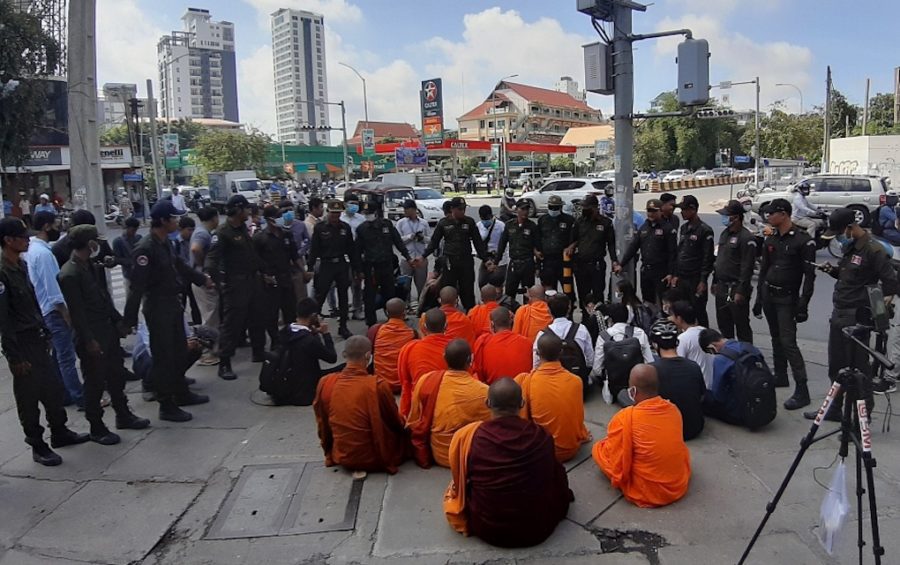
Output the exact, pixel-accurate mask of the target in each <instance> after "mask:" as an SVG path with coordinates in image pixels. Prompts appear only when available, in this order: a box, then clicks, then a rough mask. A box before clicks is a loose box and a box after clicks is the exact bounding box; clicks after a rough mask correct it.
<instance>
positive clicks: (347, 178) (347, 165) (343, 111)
mask: <svg viewBox="0 0 900 565" xmlns="http://www.w3.org/2000/svg"><path fill="white" fill-rule="evenodd" d="M340 106H341V133H343V134H344V182H345V183H347V184H345V185H344V186H349V185H350V162H349V161H348V159H349V156H348V155H347V108H346V107H345V106H344V101H343V100H341V102H340Z"/></svg>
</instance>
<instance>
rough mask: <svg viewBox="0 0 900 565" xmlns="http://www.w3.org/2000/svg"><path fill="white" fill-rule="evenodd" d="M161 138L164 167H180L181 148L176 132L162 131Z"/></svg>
mask: <svg viewBox="0 0 900 565" xmlns="http://www.w3.org/2000/svg"><path fill="white" fill-rule="evenodd" d="M162 140H163V155H164V156H165V161H166V168H167V169H180V168H181V154H180V153H181V150H180V148H179V146H178V134H177V133H164V134H163V135H162Z"/></svg>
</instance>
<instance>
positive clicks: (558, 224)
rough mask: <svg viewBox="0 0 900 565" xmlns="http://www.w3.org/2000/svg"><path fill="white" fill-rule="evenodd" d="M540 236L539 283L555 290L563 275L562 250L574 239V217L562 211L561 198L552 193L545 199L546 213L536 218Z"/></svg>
mask: <svg viewBox="0 0 900 565" xmlns="http://www.w3.org/2000/svg"><path fill="white" fill-rule="evenodd" d="M537 224H538V231H539V232H540V236H541V250H540V252H539V253H538V258H539V259H540V261H541V266H540V277H541V284H543V285H544V287H546V288H548V289H553V290H556V288H557V286H558V285H559V283H560V281H561V280H562V276H563V252H564V251H565V250H566V248H567V247H569V246H570V245H572V242H573V241H574V240H575V218H573V217H572V216H571V215H569V214H566V213H565V212H563V199H562V198H560V197H559V196H557V195H556V194H554V195H553V196H551V197H550V198H548V199H547V214H546V215H544V216H541V217H540V218H538V222H537Z"/></svg>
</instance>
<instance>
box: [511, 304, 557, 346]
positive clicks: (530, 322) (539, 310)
mask: <svg viewBox="0 0 900 565" xmlns="http://www.w3.org/2000/svg"><path fill="white" fill-rule="evenodd" d="M551 323H553V316H552V315H551V314H550V308H548V307H547V303H546V302H542V301H535V302H532V303H530V304H526V305H524V306H522V307H520V308H519V309H518V310H516V318H515V320H513V331H514V332H516V333H517V334H519V335H524V336H525V337H527V338H528V339H530V340H531V342H532V343H534V338H535V336H537V334H538V332H539V331H541V330H543V329H546V328H547V326H549V325H550V324H551Z"/></svg>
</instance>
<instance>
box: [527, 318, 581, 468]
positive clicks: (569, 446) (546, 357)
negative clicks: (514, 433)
mask: <svg viewBox="0 0 900 565" xmlns="http://www.w3.org/2000/svg"><path fill="white" fill-rule="evenodd" d="M562 347H563V344H562V340H561V339H560V338H559V336H557V335H556V334H555V333H553V332H544V333H543V335H541V337H539V338H538V340H537V350H538V355H539V356H540V364H539V365H538V367H537V369H535V370H533V371H531V372H529V373H523V374H521V375H519V376H518V377H516V382H517V383H519V385H520V386H521V387H522V391H523V396H524V397H525V407H524V408H523V409H522V417H523V418H525V419H527V420H531V421H532V422H534V423H535V424H538V425H540V426H543V427H544V429H545V430H547V433H549V434H550V435H552V436H553V443H554V445H555V446H556V459H557V460H559V461H560V462H565V461H568V460H569V459H571V458H573V457H575V454H576V453H578V449H579V448H580V447H581V444H582V443H585V442H587V441H589V440H590V439H591V434H590V432H588V430H587V428H586V427H585V426H584V401H583V399H582V398H583V397H582V381H581V377H579V376H578V375H575V374H573V373H570V372H569V371H567V370H565V369H564V368H563V366H562V364H560V362H559V356H560V355H561V354H562Z"/></svg>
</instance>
